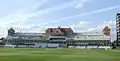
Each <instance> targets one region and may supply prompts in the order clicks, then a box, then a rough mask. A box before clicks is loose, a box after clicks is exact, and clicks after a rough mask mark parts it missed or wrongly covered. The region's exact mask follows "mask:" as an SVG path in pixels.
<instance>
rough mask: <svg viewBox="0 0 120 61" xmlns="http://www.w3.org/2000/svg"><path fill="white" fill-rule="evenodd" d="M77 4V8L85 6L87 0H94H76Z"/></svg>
mask: <svg viewBox="0 0 120 61" xmlns="http://www.w3.org/2000/svg"><path fill="white" fill-rule="evenodd" d="M74 1H75V3H76V5H75V8H81V7H84V5H85V3H86V2H89V1H92V0H74Z"/></svg>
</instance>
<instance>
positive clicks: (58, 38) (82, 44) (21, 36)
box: [6, 27, 110, 48]
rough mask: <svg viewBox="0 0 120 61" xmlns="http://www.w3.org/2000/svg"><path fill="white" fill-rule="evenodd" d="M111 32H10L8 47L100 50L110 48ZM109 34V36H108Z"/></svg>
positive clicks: (65, 29) (59, 30)
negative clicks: (105, 47)
mask: <svg viewBox="0 0 120 61" xmlns="http://www.w3.org/2000/svg"><path fill="white" fill-rule="evenodd" d="M109 32H110V30H109V28H108V27H105V28H104V29H103V32H93V33H74V32H73V30H72V29H71V28H60V27H58V28H48V29H47V30H46V32H45V33H20V32H19V33H18V32H15V30H14V29H13V28H10V29H9V30H8V36H7V37H6V41H7V42H6V45H7V46H9V45H10V46H11V45H13V46H14V48H47V47H48V48H68V47H70V48H71V47H74V48H99V47H101V46H109V47H110V33H109ZM106 33H107V34H106Z"/></svg>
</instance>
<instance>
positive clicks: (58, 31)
mask: <svg viewBox="0 0 120 61" xmlns="http://www.w3.org/2000/svg"><path fill="white" fill-rule="evenodd" d="M70 34H73V30H72V29H71V28H60V27H58V28H48V29H47V30H46V35H70Z"/></svg>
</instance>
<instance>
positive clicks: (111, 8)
mask: <svg viewBox="0 0 120 61" xmlns="http://www.w3.org/2000/svg"><path fill="white" fill-rule="evenodd" d="M119 7H120V5H117V6H111V7H107V8H102V9H98V10H93V11H90V12H85V13H81V14H78V15H74V16H68V17H63V18H61V19H57V20H53V22H50V23H58V22H60V21H64V20H68V19H73V18H77V17H82V16H87V15H92V14H96V13H101V12H105V11H110V10H113V9H117V8H119ZM50 23H47V24H50ZM47 24H45V25H47Z"/></svg>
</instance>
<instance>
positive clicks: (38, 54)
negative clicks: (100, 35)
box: [0, 48, 120, 61]
mask: <svg viewBox="0 0 120 61" xmlns="http://www.w3.org/2000/svg"><path fill="white" fill-rule="evenodd" d="M0 61H120V50H107V51H106V50H104V49H47V48H46V49H28V48H24V49H5V48H3V49H0Z"/></svg>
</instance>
